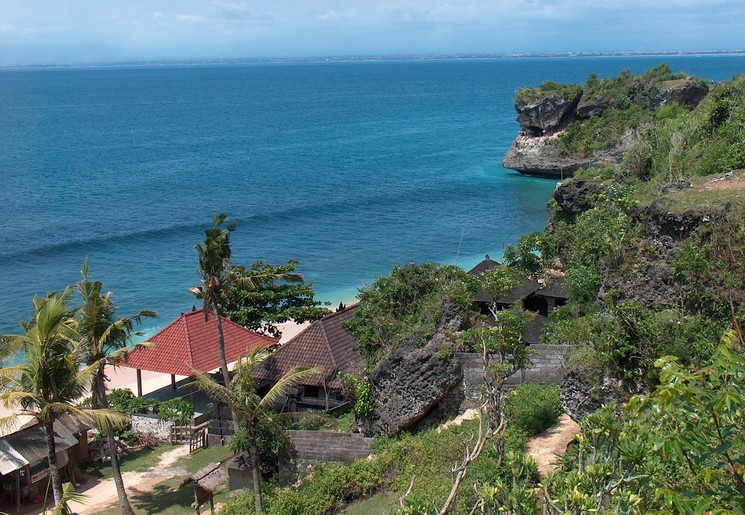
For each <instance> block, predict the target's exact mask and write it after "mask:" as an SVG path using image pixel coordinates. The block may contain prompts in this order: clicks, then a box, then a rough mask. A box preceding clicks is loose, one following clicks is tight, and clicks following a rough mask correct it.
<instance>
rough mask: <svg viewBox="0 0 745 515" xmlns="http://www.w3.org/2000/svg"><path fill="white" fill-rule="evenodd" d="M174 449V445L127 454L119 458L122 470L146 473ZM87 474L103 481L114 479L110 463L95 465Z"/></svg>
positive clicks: (89, 468)
mask: <svg viewBox="0 0 745 515" xmlns="http://www.w3.org/2000/svg"><path fill="white" fill-rule="evenodd" d="M173 448H174V446H173V445H170V444H165V445H161V446H159V447H156V448H155V449H141V450H139V451H135V452H132V453H130V454H125V455H123V456H121V457H120V458H119V463H120V466H121V470H122V472H146V471H148V470H150V469H152V468H153V467H154V466H156V465H157V464H158V463H159V462H160V457H161V455H163V454H164V453H166V452H168V451H170V450H172V449H173ZM86 473H88V474H90V475H92V476H94V477H98V478H100V479H101V480H104V479H110V478H111V477H112V476H111V465H110V464H109V463H101V462H98V463H95V464H93V465H91V466H90V467H88V469H87V470H86Z"/></svg>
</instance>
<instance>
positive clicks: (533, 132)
mask: <svg viewBox="0 0 745 515" xmlns="http://www.w3.org/2000/svg"><path fill="white" fill-rule="evenodd" d="M708 91H709V88H708V86H707V85H706V83H704V82H702V81H699V80H695V79H676V80H668V81H663V82H659V83H654V84H651V83H644V84H632V85H631V86H629V89H628V90H626V91H625V93H619V97H618V98H615V97H611V98H607V97H605V96H603V95H601V94H587V95H585V93H584V91H583V90H582V88H580V87H577V90H576V93H575V94H573V95H566V94H565V95H562V94H559V93H557V94H548V95H545V96H543V97H541V98H534V97H528V98H530V100H524V99H523V98H524V97H521V96H520V95H518V98H517V99H516V101H515V111H516V112H517V121H518V122H519V123H520V134H519V135H518V136H517V137H516V138H515V140H514V141H513V142H512V145H511V146H510V148H509V150H508V151H507V154H506V155H505V157H504V160H503V162H502V164H503V165H504V167H505V168H510V169H512V170H516V171H518V172H520V173H524V174H526V175H537V176H543V177H556V178H562V179H563V178H565V177H571V176H572V175H573V174H574V172H575V171H576V170H578V169H581V168H585V169H586V168H591V167H596V166H604V165H618V164H620V163H621V161H622V159H623V155H624V154H625V153H626V151H627V150H629V148H631V146H632V144H633V142H634V138H635V135H636V132H635V131H634V130H633V129H632V128H631V127H628V128H627V129H626V130H625V131H619V134H618V139H617V142H616V143H615V144H614V145H613V146H611V147H610V148H607V147H602V148H603V150H594V151H590V152H588V155H567V154H563V153H561V152H560V151H559V147H558V139H559V138H560V137H561V135H562V133H563V132H564V131H565V130H566V129H567V127H568V126H569V124H571V123H572V122H575V121H583V120H587V119H589V118H590V117H592V116H602V115H603V113H605V112H606V111H608V110H611V109H625V108H626V107H628V103H629V102H631V103H636V104H639V105H642V106H647V107H648V108H649V109H652V110H653V109H657V108H658V107H660V106H661V105H663V104H666V103H669V102H675V103H677V104H680V105H681V106H684V107H686V108H693V107H695V106H697V105H698V104H699V103H700V102H701V101H702V100H703V99H704V97H706V95H707V94H708Z"/></svg>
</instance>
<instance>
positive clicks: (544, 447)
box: [528, 414, 580, 478]
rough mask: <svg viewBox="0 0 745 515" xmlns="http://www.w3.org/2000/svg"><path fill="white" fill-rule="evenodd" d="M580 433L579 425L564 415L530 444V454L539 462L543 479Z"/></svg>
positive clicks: (539, 469) (539, 470)
mask: <svg viewBox="0 0 745 515" xmlns="http://www.w3.org/2000/svg"><path fill="white" fill-rule="evenodd" d="M579 432H580V430H579V426H578V425H577V423H576V422H575V421H574V420H572V419H571V418H570V417H569V415H567V414H564V415H562V416H561V417H559V421H558V422H557V423H556V424H555V425H554V426H552V427H550V428H548V429H546V430H545V431H544V432H543V433H541V434H539V435H538V436H536V437H534V438H532V439H531V440H530V441H529V442H528V454H529V455H531V456H532V457H533V458H535V461H536V462H538V472H539V473H540V475H541V478H545V477H546V474H548V473H549V472H551V471H553V470H554V468H555V466H554V462H555V461H556V456H557V455H559V454H563V453H564V451H565V450H566V448H567V445H569V442H571V441H572V440H573V439H574V435H576V434H577V433H579Z"/></svg>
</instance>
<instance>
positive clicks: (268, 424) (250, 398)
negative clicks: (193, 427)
mask: <svg viewBox="0 0 745 515" xmlns="http://www.w3.org/2000/svg"><path fill="white" fill-rule="evenodd" d="M268 355H269V354H268V353H267V351H266V350H263V349H260V348H258V347H254V349H253V350H252V351H251V352H250V353H249V354H248V355H247V356H242V357H240V358H238V361H237V362H236V364H235V368H234V369H233V371H234V376H233V381H232V382H231V383H230V385H229V386H223V385H221V384H219V383H217V382H216V381H215V380H214V379H212V378H211V377H210V376H208V375H206V374H202V373H197V374H196V385H197V387H198V388H199V389H200V390H202V391H203V392H205V393H206V394H207V395H208V396H209V397H210V398H212V399H213V400H214V401H216V402H222V403H224V404H226V405H227V406H228V407H230V410H231V411H232V412H233V425H234V427H235V432H234V434H233V438H232V440H231V442H230V446H231V449H232V450H233V452H235V453H236V454H238V453H247V454H248V457H249V459H250V461H251V474H252V478H253V481H252V482H253V490H254V496H253V498H254V507H255V510H256V513H261V510H262V508H261V506H262V502H261V472H260V469H261V456H262V453H263V452H264V453H265V452H267V451H272V450H273V451H276V450H277V449H278V448H279V447H281V446H282V445H283V444H284V442H286V440H287V436H286V435H285V432H284V430H283V428H282V426H280V425H279V424H278V423H277V422H276V421H275V420H274V416H273V411H274V408H275V406H276V405H277V403H278V401H279V400H280V399H282V398H283V397H285V396H286V395H287V394H288V393H289V392H290V391H291V390H292V389H293V388H295V387H296V386H298V385H299V384H301V383H302V381H303V380H304V379H307V378H308V377H310V376H313V375H315V374H318V373H319V372H321V369H320V368H318V367H317V368H307V369H306V368H300V367H297V368H294V369H292V370H289V371H287V372H286V373H285V374H284V375H283V376H282V377H281V378H279V380H277V382H276V383H275V384H273V385H272V387H271V388H270V389H269V391H268V392H266V393H265V394H264V396H263V397H261V396H259V395H258V394H257V393H256V380H255V379H254V377H253V375H252V373H253V370H254V369H255V368H256V366H257V365H258V364H259V363H261V361H263V360H264V359H266V358H267V357H268Z"/></svg>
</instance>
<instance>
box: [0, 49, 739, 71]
mask: <svg viewBox="0 0 745 515" xmlns="http://www.w3.org/2000/svg"><path fill="white" fill-rule="evenodd" d="M738 54H745V49H731V50H649V51H631V50H617V51H576V52H456V53H432V54H380V55H373V54H368V55H364V54H363V55H329V56H308V57H226V58H219V57H218V58H210V59H191V58H184V59H152V60H148V59H142V60H129V61H101V62H93V63H82V62H81V63H67V64H63V63H53V64H6V65H0V70H15V69H27V68H34V69H38V68H117V67H139V66H153V67H157V66H173V65H180V66H184V65H190V66H195V65H197V66H198V65H224V64H292V63H329V62H339V63H343V62H376V61H437V60H477V59H520V58H567V57H645V56H649V57H655V56H670V57H675V56H696V55H701V56H712V55H738Z"/></svg>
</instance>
